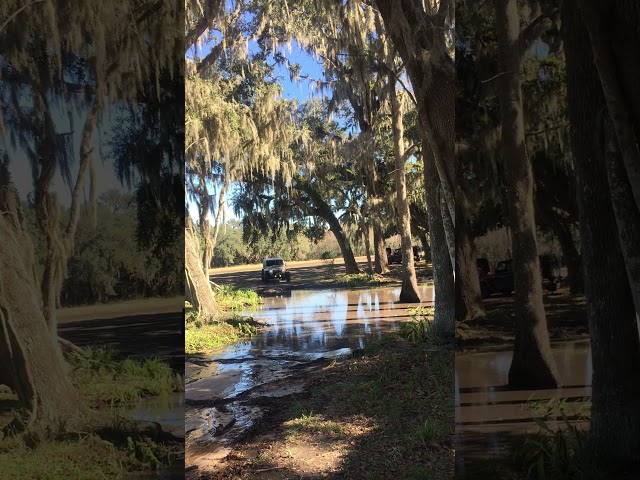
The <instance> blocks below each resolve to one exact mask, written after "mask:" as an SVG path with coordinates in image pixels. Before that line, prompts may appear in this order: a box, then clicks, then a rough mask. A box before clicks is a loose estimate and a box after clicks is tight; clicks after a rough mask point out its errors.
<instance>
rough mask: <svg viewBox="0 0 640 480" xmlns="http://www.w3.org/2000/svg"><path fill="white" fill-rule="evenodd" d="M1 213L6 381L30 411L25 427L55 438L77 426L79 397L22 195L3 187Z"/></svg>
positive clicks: (0, 304)
mask: <svg viewBox="0 0 640 480" xmlns="http://www.w3.org/2000/svg"><path fill="white" fill-rule="evenodd" d="M0 211H1V212H2V213H0V244H1V245H2V249H1V250H0V338H1V340H0V362H1V363H2V365H3V368H2V371H3V372H2V382H3V383H7V385H8V386H9V387H11V388H13V389H14V390H15V391H16V393H17V395H18V398H19V400H20V402H21V403H22V404H23V405H24V406H25V407H26V408H27V409H28V411H29V417H28V420H27V422H26V425H22V428H24V429H26V430H27V431H29V432H31V433H34V434H36V435H37V436H38V437H40V438H41V439H46V438H52V437H54V436H55V435H57V434H58V433H60V432H63V431H68V430H70V429H74V428H77V427H78V426H79V423H80V421H81V419H80V414H81V412H82V410H81V409H79V408H78V405H80V396H79V394H78V392H77V391H76V389H75V387H74V386H73V384H72V383H71V381H70V379H69V377H68V376H67V372H66V366H65V364H64V360H63V357H62V354H61V352H60V350H59V347H58V337H57V335H56V336H55V337H52V336H51V333H50V331H49V329H48V326H47V322H46V321H45V317H44V311H43V304H42V297H41V292H40V290H39V288H38V281H37V277H36V266H35V259H34V257H33V246H32V244H31V240H30V238H29V236H28V234H27V232H26V227H25V225H24V218H23V216H22V212H21V210H20V207H19V203H18V199H17V198H16V196H15V194H14V192H12V191H11V190H9V188H7V187H1V188H0ZM15 426H17V425H15ZM12 427H14V425H9V426H8V427H7V428H6V429H5V431H6V432H5V433H11V428H12Z"/></svg>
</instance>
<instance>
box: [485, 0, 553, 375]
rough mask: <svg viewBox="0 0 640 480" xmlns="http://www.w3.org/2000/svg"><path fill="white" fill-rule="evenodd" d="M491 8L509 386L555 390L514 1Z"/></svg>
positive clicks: (502, 0) (499, 0) (497, 1)
mask: <svg viewBox="0 0 640 480" xmlns="http://www.w3.org/2000/svg"><path fill="white" fill-rule="evenodd" d="M495 7H496V26H497V33H498V51H499V64H500V72H501V73H502V75H500V77H499V78H498V82H499V97H500V114H501V125H502V157H503V161H504V166H505V168H504V176H505V183H506V185H507V197H508V209H507V210H508V217H509V224H510V225H511V246H512V251H513V276H514V285H515V302H514V303H515V311H516V338H515V346H514V350H513V360H512V362H511V368H510V370H509V385H510V386H512V387H516V388H555V387H557V386H558V375H557V369H556V365H555V360H554V358H553V355H552V353H551V345H550V343H549V331H548V330H547V319H546V315H545V311H544V304H543V302H542V279H541V276H540V265H539V260H538V249H537V245H536V224H535V216H534V207H533V174H532V171H531V163H530V162H529V158H528V157H527V152H526V146H525V135H524V116H523V107H522V89H521V84H520V54H519V48H518V45H519V42H520V15H519V11H518V2H517V0H495Z"/></svg>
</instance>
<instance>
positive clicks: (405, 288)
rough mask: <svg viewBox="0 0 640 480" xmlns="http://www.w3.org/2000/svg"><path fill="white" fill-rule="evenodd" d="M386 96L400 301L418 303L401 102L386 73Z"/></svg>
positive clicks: (394, 85)
mask: <svg viewBox="0 0 640 480" xmlns="http://www.w3.org/2000/svg"><path fill="white" fill-rule="evenodd" d="M389 95H390V96H391V128H392V130H393V143H394V151H395V157H396V189H397V190H396V191H397V194H396V203H397V206H398V217H399V218H398V219H399V225H398V230H400V237H401V242H402V287H401V288H400V301H401V302H407V303H419V302H420V296H419V295H418V277H417V276H416V269H415V264H414V260H413V245H412V241H411V213H410V212H409V201H408V200H407V178H406V174H405V171H404V168H405V164H406V162H407V158H406V155H405V149H404V125H403V123H402V102H401V100H400V98H398V94H397V92H396V80H395V76H394V74H393V73H392V74H390V75H389Z"/></svg>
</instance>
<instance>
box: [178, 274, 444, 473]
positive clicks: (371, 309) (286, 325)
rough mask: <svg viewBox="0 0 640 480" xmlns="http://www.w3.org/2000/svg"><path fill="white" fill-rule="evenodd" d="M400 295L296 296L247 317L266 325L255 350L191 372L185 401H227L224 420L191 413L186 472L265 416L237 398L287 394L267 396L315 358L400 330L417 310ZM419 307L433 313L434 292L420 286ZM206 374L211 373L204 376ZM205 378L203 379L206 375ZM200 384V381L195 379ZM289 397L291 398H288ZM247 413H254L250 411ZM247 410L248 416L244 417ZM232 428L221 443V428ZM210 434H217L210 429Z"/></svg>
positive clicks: (237, 348) (215, 414) (206, 412)
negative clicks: (276, 383) (430, 307)
mask: <svg viewBox="0 0 640 480" xmlns="http://www.w3.org/2000/svg"><path fill="white" fill-rule="evenodd" d="M399 294H400V288H399V287H398V288H378V289H368V290H351V291H348V290H314V291H304V290H294V291H292V292H291V296H286V297H269V298H266V299H265V301H264V304H263V305H261V307H260V308H258V309H257V310H253V311H250V312H245V314H247V315H251V316H252V317H253V318H254V319H256V320H260V321H264V322H266V323H268V325H269V326H268V327H266V328H264V329H263V330H261V331H260V333H259V334H258V335H256V336H255V337H253V338H252V339H251V341H250V342H246V343H239V344H237V345H234V346H233V347H230V348H227V349H224V350H222V351H221V352H218V353H217V354H216V355H213V356H211V357H209V358H208V359H203V358H201V359H200V360H199V361H200V362H202V361H203V360H208V361H210V362H212V363H211V364H210V365H209V366H207V367H202V366H195V365H192V364H191V365H190V364H188V365H187V372H188V373H187V375H188V377H191V378H188V379H187V384H186V392H185V397H186V398H187V400H193V401H202V400H211V399H227V402H225V408H226V412H219V411H217V410H216V409H215V408H194V407H190V408H188V409H187V412H186V418H187V430H188V435H187V465H188V466H189V465H197V466H199V467H202V468H205V469H206V468H210V467H212V466H214V465H216V464H217V462H219V461H220V460H221V458H222V457H224V456H225V455H226V454H227V453H228V448H229V445H230V444H231V442H232V441H233V439H234V438H237V437H238V436H239V435H241V434H242V431H243V430H246V429H247V428H249V427H251V425H252V423H253V422H254V421H256V420H257V419H258V418H260V416H261V415H262V411H261V410H259V409H257V410H256V408H255V407H249V406H248V405H246V396H245V397H243V398H244V400H237V399H236V397H238V396H239V395H241V394H243V393H247V392H249V390H251V392H249V393H248V394H250V396H251V397H259V396H274V395H275V396H277V395H284V394H287V392H286V391H285V390H286V389H287V388H290V389H294V390H295V389H299V388H302V385H293V384H286V388H283V387H282V386H280V387H278V388H276V389H275V390H274V389H271V390H269V387H271V386H273V385H274V383H273V382H274V381H276V380H279V379H282V378H285V377H286V376H287V375H289V374H290V373H291V369H292V368H294V367H296V366H299V365H301V364H303V363H306V362H309V361H313V360H316V359H318V358H331V357H337V356H342V355H348V354H350V353H351V352H352V351H353V350H355V349H360V348H363V347H364V346H366V345H367V344H368V343H370V342H372V341H375V340H377V339H379V338H380V337H381V336H382V335H383V334H385V333H387V332H391V331H395V330H397V329H398V328H399V327H400V325H401V323H402V322H406V321H407V320H408V318H409V309H411V308H415V307H416V306H418V305H417V304H401V303H399V302H397V299H398V296H399ZM419 295H420V297H421V298H422V299H424V300H425V302H423V303H422V304H421V305H422V306H427V305H431V304H432V303H431V299H432V287H431V286H426V285H424V286H420V287H419ZM205 369H206V370H205ZM203 372H204V375H203ZM194 377H197V378H194ZM289 393H291V392H289ZM247 408H250V410H247ZM243 409H244V410H243ZM230 414H231V416H233V421H234V423H233V427H232V428H231V429H230V430H229V431H228V433H226V432H227V430H226V429H224V428H223V431H224V432H225V433H224V434H223V435H221V436H217V435H215V433H216V429H215V428H213V427H215V426H216V425H225V424H228V423H229V422H230V419H229V418H227V417H229V415H230ZM212 426H213V427H212Z"/></svg>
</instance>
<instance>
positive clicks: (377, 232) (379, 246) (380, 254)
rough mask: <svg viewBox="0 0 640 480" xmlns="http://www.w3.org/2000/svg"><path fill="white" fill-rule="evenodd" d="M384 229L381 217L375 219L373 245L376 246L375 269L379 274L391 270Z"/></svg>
mask: <svg viewBox="0 0 640 480" xmlns="http://www.w3.org/2000/svg"><path fill="white" fill-rule="evenodd" d="M384 240H385V239H384V230H383V228H382V224H381V222H380V220H379V219H377V218H376V219H374V221H373V245H374V248H375V256H374V258H375V260H374V262H375V266H374V270H375V272H376V273H378V274H381V275H382V274H385V273H387V272H388V271H389V263H388V261H387V249H386V245H385V243H384Z"/></svg>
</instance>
